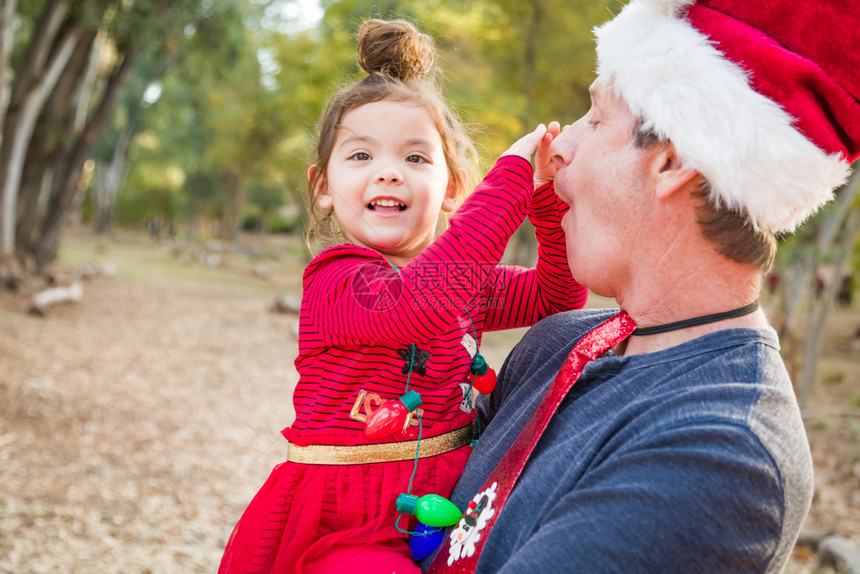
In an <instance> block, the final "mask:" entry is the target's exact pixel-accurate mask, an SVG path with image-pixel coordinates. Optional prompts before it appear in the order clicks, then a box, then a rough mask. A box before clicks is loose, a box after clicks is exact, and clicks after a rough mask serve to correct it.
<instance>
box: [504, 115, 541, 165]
mask: <svg viewBox="0 0 860 574" xmlns="http://www.w3.org/2000/svg"><path fill="white" fill-rule="evenodd" d="M546 133H547V130H546V126H545V125H543V124H540V125H539V126H538V127H537V128H535V131H533V132H532V133H530V134H526V135H524V136H523V137H521V138H520V139H518V140H517V141H516V142H514V145H512V146H511V147H509V148H508V151H506V152H505V153H503V154H502V155H518V156H520V157H521V158H523V159H527V160H528V161H531V160H532V155H533V154H534V153H535V150H536V149H538V145H539V144H540V143H541V141H542V139H543V137H544V136H545V135H546ZM550 141H552V140H550Z"/></svg>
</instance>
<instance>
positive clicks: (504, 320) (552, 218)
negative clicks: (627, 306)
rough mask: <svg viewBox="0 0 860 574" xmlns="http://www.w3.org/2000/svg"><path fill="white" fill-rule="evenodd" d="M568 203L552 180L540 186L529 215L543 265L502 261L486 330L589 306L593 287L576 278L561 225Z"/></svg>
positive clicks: (488, 304)
mask: <svg viewBox="0 0 860 574" xmlns="http://www.w3.org/2000/svg"><path fill="white" fill-rule="evenodd" d="M567 209H568V206H567V205H566V204H565V203H564V202H562V201H561V200H560V199H559V198H558V196H557V195H556V194H555V189H554V188H553V185H552V183H548V184H546V185H543V186H541V187H539V188H538V189H537V190H535V193H534V198H533V200H532V204H531V206H530V208H529V211H528V217H529V221H531V223H532V224H533V225H534V227H535V236H536V238H537V242H538V260H537V265H536V266H535V267H534V268H533V269H525V268H522V267H516V266H501V265H500V266H498V268H497V270H496V275H495V277H494V278H493V282H492V286H491V289H490V294H489V296H488V299H487V301H486V308H487V313H486V315H485V319H484V329H485V330H488V331H491V330H497V329H512V328H515V327H526V326H529V325H533V324H534V323H536V322H537V321H539V320H541V319H543V318H544V317H547V316H549V315H552V314H553V313H559V312H561V311H568V310H570V309H581V308H582V307H584V306H585V302H586V300H587V299H588V289H586V288H585V287H584V286H582V285H580V284H579V283H577V282H576V280H574V279H573V277H572V275H571V272H570V266H569V265H568V262H567V250H566V246H565V238H564V231H563V230H562V228H561V218H562V217H564V214H565V213H566V212H567Z"/></svg>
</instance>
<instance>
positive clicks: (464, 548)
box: [448, 482, 498, 566]
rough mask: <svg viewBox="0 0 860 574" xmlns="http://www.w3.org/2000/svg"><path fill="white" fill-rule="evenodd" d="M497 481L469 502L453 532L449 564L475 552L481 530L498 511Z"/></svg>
mask: <svg viewBox="0 0 860 574" xmlns="http://www.w3.org/2000/svg"><path fill="white" fill-rule="evenodd" d="M497 486H498V483H497V482H494V483H493V485H492V486H491V487H490V488H488V489H486V490H484V491H482V492H479V493H478V494H476V495H475V497H474V498H473V499H472V500H471V502H469V507H468V508H467V509H466V512H465V513H463V517H462V518H461V519H460V522H458V523H457V526H456V528H454V530H453V531H452V532H451V543H450V547H449V548H448V566H450V565H452V564H453V563H454V562H456V561H457V560H460V559H461V558H466V557H468V556H472V555H474V554H475V543H476V542H478V541H479V540H481V531H482V530H483V529H484V528H486V526H487V523H488V522H489V521H490V519H491V518H492V517H493V515H494V514H495V513H496V511H495V509H494V508H493V502H494V501H495V500H496V487H497Z"/></svg>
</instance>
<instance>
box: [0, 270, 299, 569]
mask: <svg viewBox="0 0 860 574" xmlns="http://www.w3.org/2000/svg"><path fill="white" fill-rule="evenodd" d="M2 302H3V303H5V305H4V308H3V310H2V318H0V571H3V572H16V573H21V572H71V571H74V572H105V573H106V572H124V573H129V572H158V573H163V572H214V571H215V569H216V568H217V564H218V560H219V559H220V553H221V551H222V549H223V545H224V543H225V540H226V537H227V536H228V535H229V533H230V530H231V528H232V525H233V524H234V523H235V521H236V519H237V518H238V516H239V515H240V513H241V511H242V509H243V508H244V506H245V505H246V504H247V503H248V501H249V500H250V498H251V497H252V496H253V494H254V492H255V491H256V489H257V488H258V487H259V485H260V484H261V483H262V482H263V480H264V479H265V477H266V475H267V474H268V472H269V470H270V469H271V467H272V465H273V464H275V463H276V462H278V459H279V458H280V456H282V452H281V450H282V446H283V443H282V442H279V441H278V437H279V430H280V429H281V428H282V427H283V426H285V425H287V424H288V423H289V417H290V416H292V413H291V408H290V396H291V392H292V385H294V384H295V381H296V378H297V377H296V374H295V371H294V369H293V365H292V361H293V359H294V353H295V338H294V335H293V333H294V323H295V319H294V318H293V317H288V316H284V315H276V314H273V313H269V312H267V310H266V309H267V306H268V305H269V303H270V302H271V299H270V298H269V297H267V296H261V295H260V296H248V295H231V294H230V293H224V292H219V293H213V292H205V291H203V292H201V291H200V290H191V289H181V288H180V289H177V288H165V287H157V286H151V285H140V284H134V283H130V282H127V281H123V280H120V279H115V278H100V279H98V280H95V281H92V282H90V283H87V284H86V285H85V302H84V303H82V304H80V305H77V306H67V307H58V308H56V309H55V310H53V312H52V313H51V316H50V317H49V318H48V319H39V318H36V317H32V316H29V315H26V314H24V313H22V312H21V309H20V306H21V302H20V301H18V300H10V299H9V298H6V300H2ZM10 307H12V308H11V309H10ZM16 307H17V308H16ZM273 443H274V444H273ZM270 447H271V448H270Z"/></svg>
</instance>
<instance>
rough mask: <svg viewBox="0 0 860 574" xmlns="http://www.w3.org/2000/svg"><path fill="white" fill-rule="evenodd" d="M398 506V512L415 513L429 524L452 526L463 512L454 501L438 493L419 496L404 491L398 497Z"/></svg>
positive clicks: (421, 520)
mask: <svg viewBox="0 0 860 574" xmlns="http://www.w3.org/2000/svg"><path fill="white" fill-rule="evenodd" d="M396 506H397V511H398V512H405V513H406V514H413V515H415V518H417V519H418V521H419V522H421V523H422V524H426V525H427V526H452V525H454V524H457V522H459V521H460V517H461V516H462V514H463V513H462V512H460V509H459V508H457V507H456V506H455V505H454V503H453V502H451V501H450V500H448V499H447V498H444V497H442V496H439V495H438V494H425V495H424V496H422V497H421V498H419V497H417V496H415V495H414V494H406V493H405V492H403V493H401V494H400V495H399V496H398V497H397V502H396Z"/></svg>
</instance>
